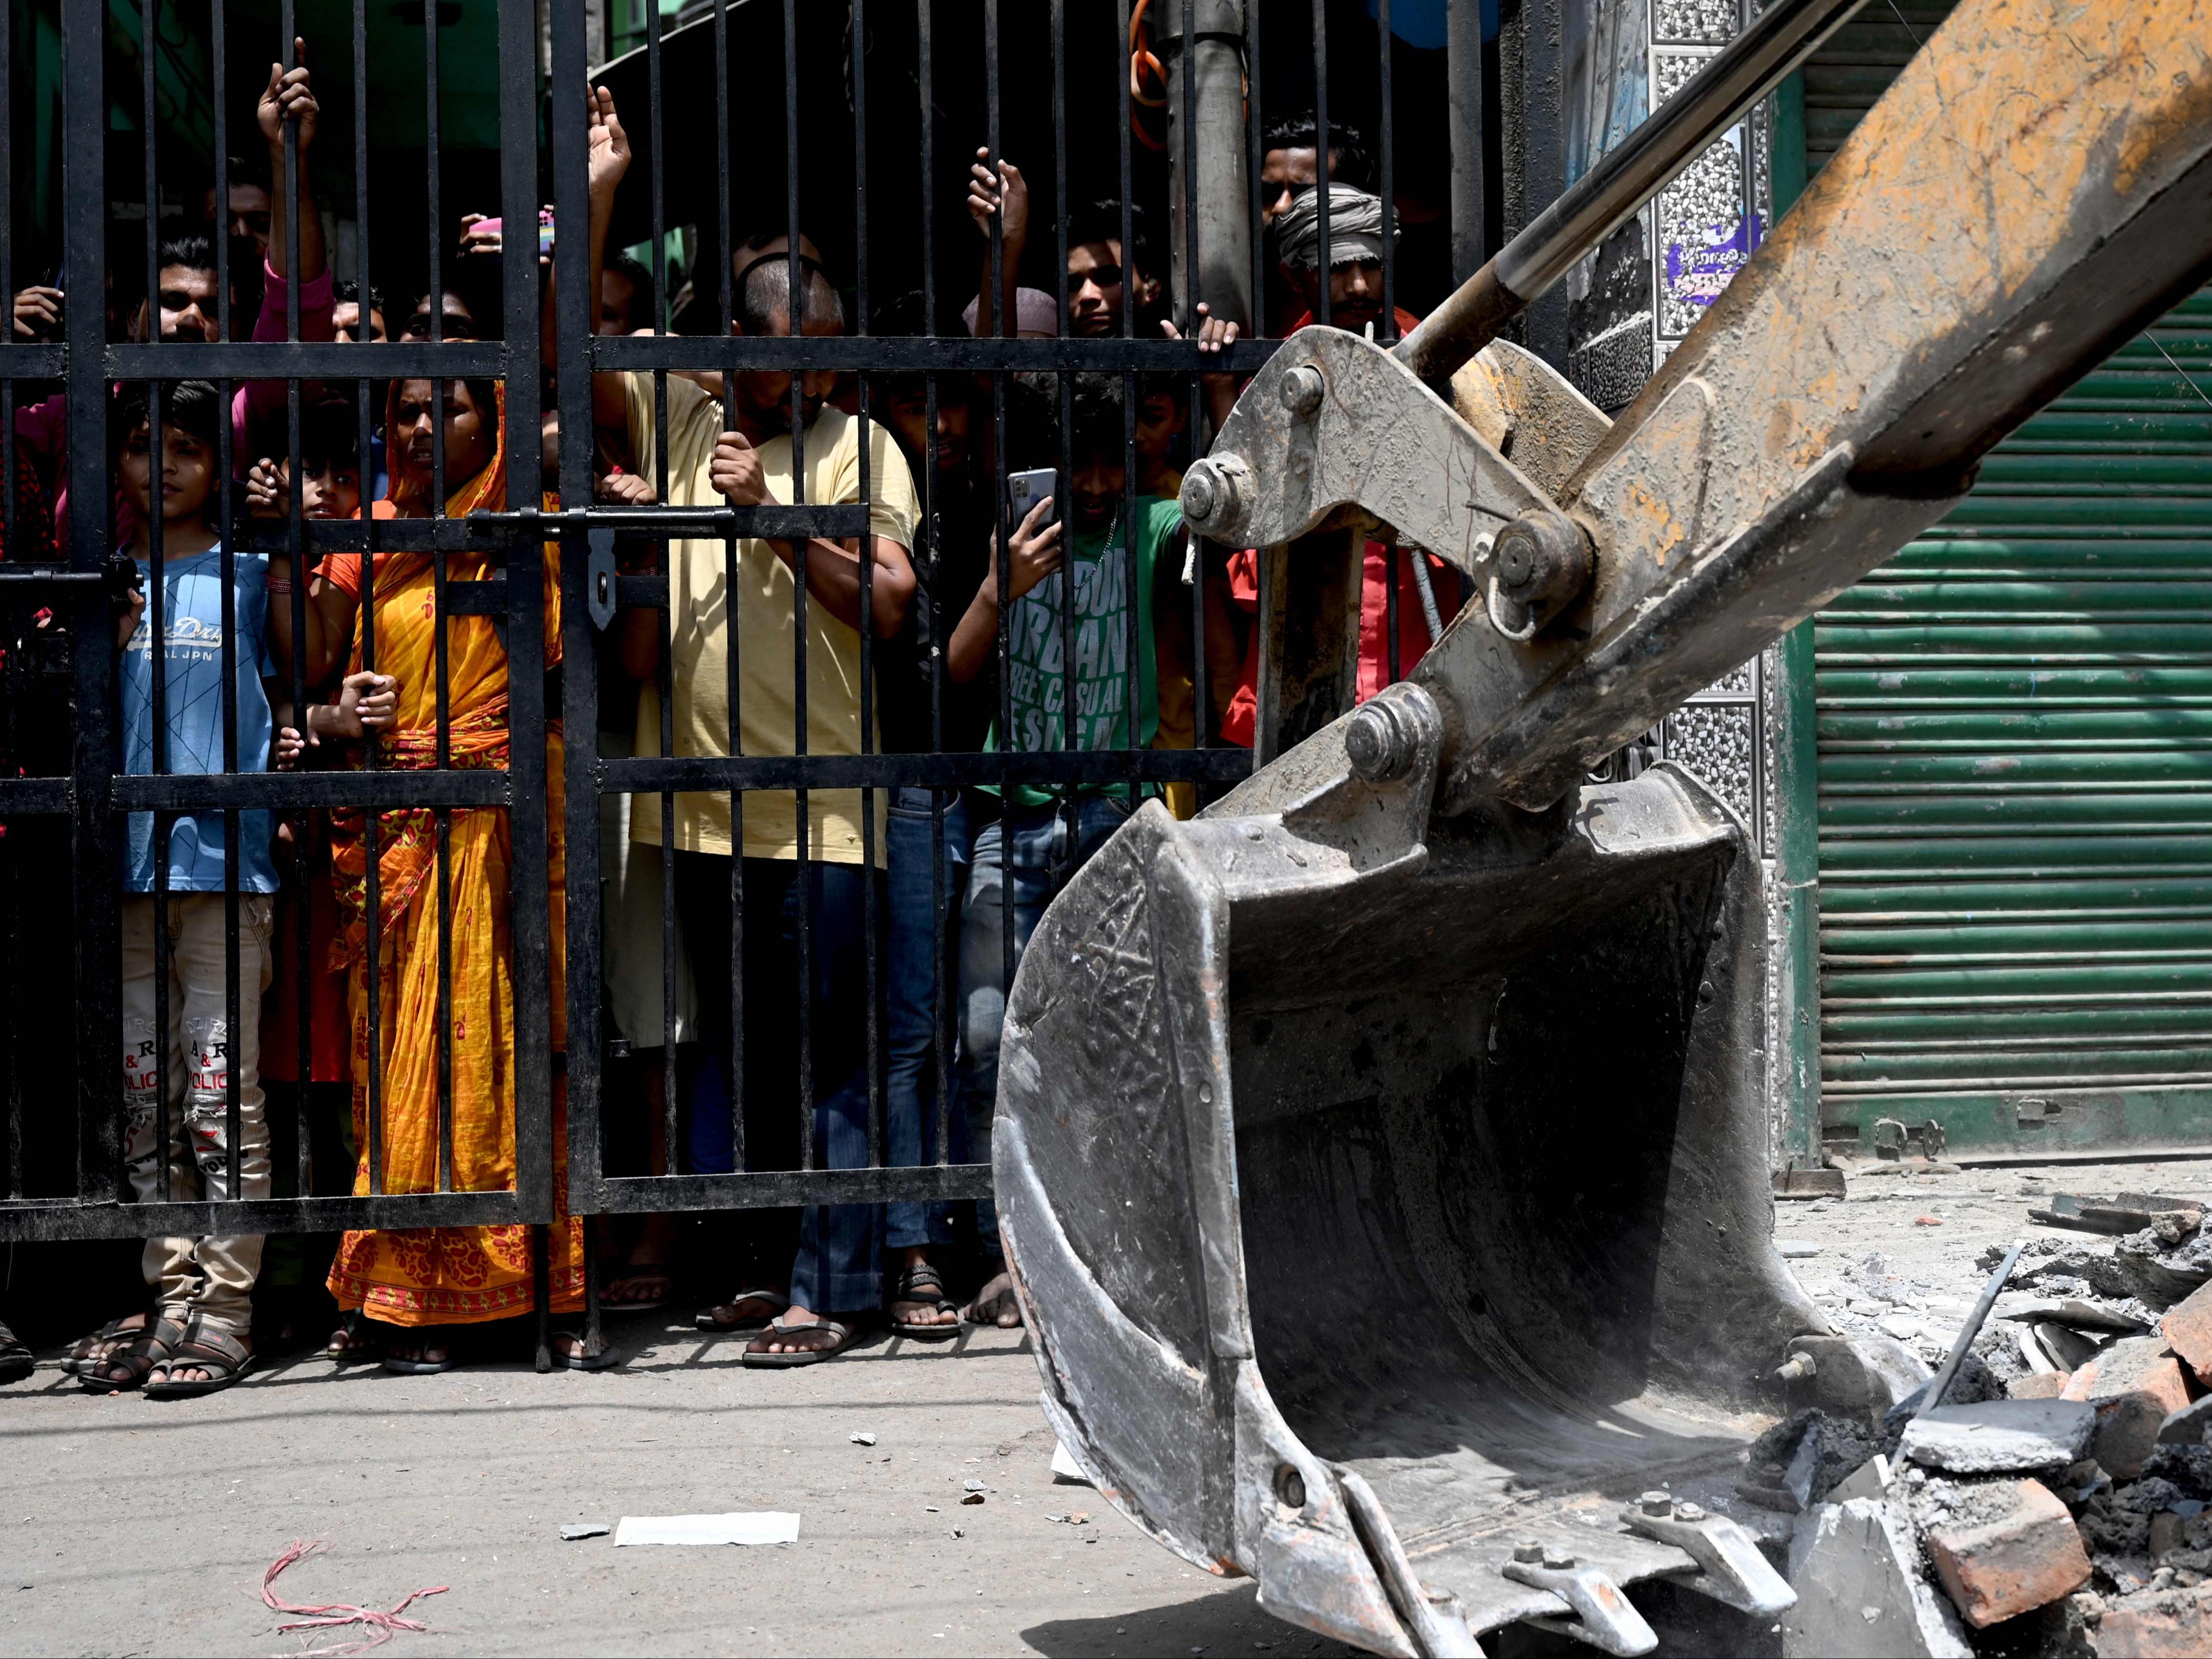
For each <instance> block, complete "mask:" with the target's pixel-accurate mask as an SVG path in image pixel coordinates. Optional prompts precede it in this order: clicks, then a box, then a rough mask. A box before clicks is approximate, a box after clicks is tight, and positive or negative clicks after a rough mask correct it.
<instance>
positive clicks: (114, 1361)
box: [76, 1315, 185, 1394]
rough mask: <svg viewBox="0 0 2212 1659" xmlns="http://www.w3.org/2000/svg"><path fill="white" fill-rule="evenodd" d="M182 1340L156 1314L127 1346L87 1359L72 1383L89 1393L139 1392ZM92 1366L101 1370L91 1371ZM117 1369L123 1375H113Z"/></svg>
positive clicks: (178, 1334)
mask: <svg viewBox="0 0 2212 1659" xmlns="http://www.w3.org/2000/svg"><path fill="white" fill-rule="evenodd" d="M183 1340H185V1334H184V1332H183V1331H182V1330H181V1329H180V1328H178V1327H177V1326H175V1325H173V1324H171V1323H170V1322H168V1321H167V1320H166V1319H163V1318H161V1317H160V1316H158V1315H157V1316H155V1317H153V1318H151V1319H149V1320H148V1321H147V1322H146V1328H145V1329H144V1330H143V1331H140V1332H139V1333H138V1334H137V1338H136V1339H135V1340H133V1341H132V1342H131V1345H130V1346H128V1347H123V1348H118V1349H117V1350H116V1351H115V1352H113V1353H112V1354H110V1355H108V1356H107V1358H105V1359H88V1360H87V1361H86V1362H85V1365H86V1369H85V1370H80V1371H79V1372H77V1374H76V1380H77V1381H78V1382H79V1383H82V1384H83V1385H84V1388H85V1389H86V1391H87V1392H88V1393H91V1394H125V1393H128V1392H129V1391H130V1390H131V1389H143V1388H144V1387H145V1386H146V1379H147V1378H148V1377H149V1376H151V1375H152V1374H153V1373H154V1372H155V1371H156V1370H160V1369H161V1367H162V1366H163V1365H166V1364H168V1362H169V1356H170V1354H172V1353H173V1352H175V1351H176V1348H177V1346H178V1345H179V1343H181V1342H182V1341H183ZM93 1366H100V1367H103V1368H104V1370H93V1369H91V1367H93ZM118 1370H119V1371H121V1372H123V1373H124V1375H122V1376H115V1375H114V1373H115V1372H116V1371H118Z"/></svg>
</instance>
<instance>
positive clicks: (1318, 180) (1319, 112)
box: [1313, 0, 1334, 328]
mask: <svg viewBox="0 0 2212 1659" xmlns="http://www.w3.org/2000/svg"><path fill="white" fill-rule="evenodd" d="M1313 59H1314V188H1315V189H1316V191H1319V192H1320V194H1319V195H1318V197H1316V199H1315V204H1314V205H1315V206H1316V208H1317V209H1319V210H1320V221H1319V223H1320V228H1321V281H1320V283H1319V284H1318V287H1319V289H1320V293H1319V294H1318V295H1316V297H1315V300H1314V321H1316V322H1317V323H1319V324H1321V325H1322V327H1324V328H1326V327H1327V326H1328V297H1329V295H1328V289H1329V272H1330V271H1331V270H1333V269H1334V267H1333V266H1331V265H1330V264H1329V262H1328V185H1329V172H1330V168H1329V165H1328V0H1313Z"/></svg>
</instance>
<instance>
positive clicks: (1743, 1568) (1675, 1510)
mask: <svg viewBox="0 0 2212 1659" xmlns="http://www.w3.org/2000/svg"><path fill="white" fill-rule="evenodd" d="M1662 1497H1663V1494H1662ZM1620 1519H1621V1524H1623V1525H1624V1526H1626V1528H1628V1529H1629V1530H1630V1531H1631V1532H1637V1533H1641V1534H1644V1537H1646V1538H1653V1539H1656V1540H1657V1541H1659V1542H1661V1543H1662V1544H1672V1545H1673V1546H1674V1547H1675V1548H1676V1549H1679V1550H1680V1551H1682V1552H1683V1553H1685V1554H1686V1555H1688V1556H1689V1558H1690V1559H1692V1560H1693V1561H1695V1562H1696V1563H1697V1564H1698V1565H1699V1567H1700V1568H1701V1569H1703V1571H1700V1572H1699V1573H1698V1574H1697V1576H1696V1577H1689V1578H1680V1579H1677V1580H1676V1581H1675V1582H1676V1583H1680V1585H1682V1586H1683V1588H1684V1589H1692V1590H1695V1591H1697V1592H1698V1593H1699V1595H1710V1596H1711V1597H1712V1598H1713V1600H1714V1601H1720V1602H1723V1603H1725V1604H1726V1605H1727V1606H1729V1607H1735V1608H1737V1609H1738V1610H1740V1611H1741V1612H1744V1613H1760V1614H1767V1613H1780V1612H1782V1611H1784V1609H1785V1608H1789V1607H1796V1605H1797V1592H1796V1590H1793V1589H1790V1586H1789V1585H1788V1584H1787V1583H1784V1581H1783V1578H1782V1575H1781V1574H1780V1573H1778V1572H1777V1571H1774V1569H1773V1568H1772V1567H1771V1565H1768V1564H1767V1559H1766V1558H1765V1556H1763V1555H1761V1554H1760V1553H1759V1546H1758V1545H1756V1544H1754V1543H1753V1542H1752V1541H1751V1535H1750V1534H1748V1533H1747V1532H1745V1531H1744V1529H1743V1528H1741V1527H1739V1526H1738V1525H1736V1523H1735V1522H1733V1521H1731V1520H1729V1518H1728V1517H1727V1516H1724V1515H1711V1514H1708V1513H1707V1512H1706V1511H1705V1510H1702V1509H1700V1508H1699V1506H1698V1505H1697V1504H1652V1503H1649V1502H1647V1503H1644V1504H1639V1505H1637V1506H1634V1507H1632V1508H1629V1509H1625V1510H1622V1511H1621V1512H1620Z"/></svg>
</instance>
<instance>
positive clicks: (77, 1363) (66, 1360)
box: [62, 1314, 148, 1376]
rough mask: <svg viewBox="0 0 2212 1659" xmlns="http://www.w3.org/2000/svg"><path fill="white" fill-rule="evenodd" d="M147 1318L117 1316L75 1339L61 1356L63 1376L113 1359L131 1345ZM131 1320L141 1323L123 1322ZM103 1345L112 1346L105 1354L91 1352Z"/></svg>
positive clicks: (77, 1374)
mask: <svg viewBox="0 0 2212 1659" xmlns="http://www.w3.org/2000/svg"><path fill="white" fill-rule="evenodd" d="M147 1317H148V1316H146V1315H144V1314H118V1315H117V1316H115V1317H114V1318H112V1319H111V1320H109V1321H108V1322H106V1324H105V1325H102V1326H101V1327H100V1328H99V1329H98V1330H96V1331H94V1332H93V1333H91V1334H89V1335H87V1336H81V1337H79V1338H77V1340H76V1341H75V1342H74V1343H72V1344H70V1351H69V1352H67V1353H66V1354H64V1355H63V1356H62V1370H63V1372H64V1375H66V1376H80V1375H82V1372H83V1370H84V1368H85V1367H86V1366H87V1365H89V1364H100V1363H104V1362H105V1361H106V1360H109V1359H112V1358H114V1357H115V1355H116V1354H117V1353H118V1352H120V1351H121V1350H122V1349H124V1348H126V1347H128V1346H130V1345H131V1341H132V1340H133V1339H134V1338H136V1337H137V1334H138V1333H139V1332H141V1331H143V1329H145V1328H146V1327H145V1325H144V1323H143V1321H144V1320H145V1319H146V1318H147ZM131 1319H136V1320H139V1321H141V1323H139V1324H137V1325H130V1324H126V1323H125V1321H126V1320H131ZM103 1343H112V1344H113V1345H114V1346H112V1347H111V1348H110V1349H109V1351H108V1352H106V1353H105V1354H95V1353H94V1352H93V1350H94V1348H97V1347H99V1346H101V1345H102V1344H103Z"/></svg>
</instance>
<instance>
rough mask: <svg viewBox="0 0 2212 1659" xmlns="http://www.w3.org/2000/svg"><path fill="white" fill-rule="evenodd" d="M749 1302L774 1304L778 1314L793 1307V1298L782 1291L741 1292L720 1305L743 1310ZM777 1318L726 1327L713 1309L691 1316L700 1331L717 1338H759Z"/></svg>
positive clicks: (743, 1321) (740, 1321)
mask: <svg viewBox="0 0 2212 1659" xmlns="http://www.w3.org/2000/svg"><path fill="white" fill-rule="evenodd" d="M748 1302H770V1303H774V1304H775V1311H776V1313H778V1314H780V1313H781V1312H783V1311H784V1310H785V1309H787V1308H788V1307H790V1306H791V1298H790V1297H787V1296H786V1295H784V1293H783V1292H782V1291H738V1293H737V1294H736V1295H735V1296H733V1297H731V1298H730V1299H729V1300H728V1301H727V1302H725V1303H722V1304H719V1305H720V1306H722V1307H725V1308H742V1307H743V1306H744V1304H746V1303H748ZM773 1318H775V1314H771V1315H769V1318H768V1319H739V1320H735V1321H733V1322H731V1323H729V1324H727V1325H725V1324H722V1323H720V1322H718V1321H717V1320H716V1319H715V1317H714V1309H713V1308H702V1309H701V1310H699V1311H698V1312H697V1313H696V1314H694V1315H693V1316H691V1322H692V1324H694V1325H695V1326H696V1327H697V1328H699V1329H701V1330H702V1331H707V1332H709V1333H711V1334H714V1335H715V1336H757V1335H758V1334H760V1333H761V1332H763V1331H764V1330H766V1329H767V1328H769V1320H770V1319H773Z"/></svg>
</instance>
